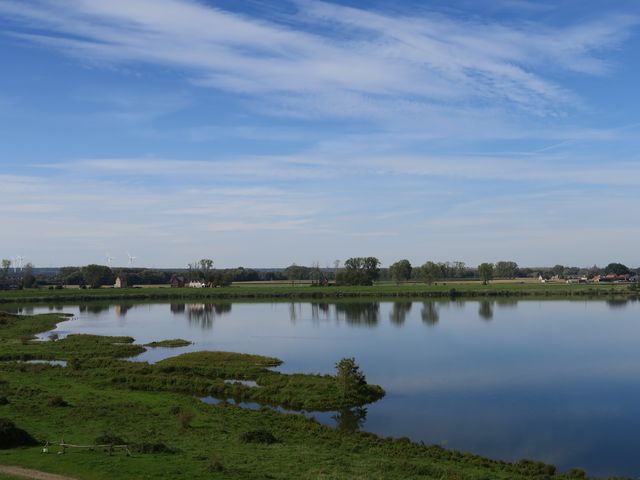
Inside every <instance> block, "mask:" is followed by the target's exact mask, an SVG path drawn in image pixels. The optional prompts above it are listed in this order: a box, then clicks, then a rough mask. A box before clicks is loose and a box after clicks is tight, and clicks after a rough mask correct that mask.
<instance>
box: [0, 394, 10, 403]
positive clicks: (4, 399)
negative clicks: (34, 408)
mask: <svg viewBox="0 0 640 480" xmlns="http://www.w3.org/2000/svg"><path fill="white" fill-rule="evenodd" d="M0 405H9V399H8V398H7V397H3V396H0Z"/></svg>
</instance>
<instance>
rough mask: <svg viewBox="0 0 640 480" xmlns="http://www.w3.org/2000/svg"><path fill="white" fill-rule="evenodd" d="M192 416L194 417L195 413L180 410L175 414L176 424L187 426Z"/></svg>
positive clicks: (181, 426)
mask: <svg viewBox="0 0 640 480" xmlns="http://www.w3.org/2000/svg"><path fill="white" fill-rule="evenodd" d="M193 417H195V414H194V413H193V412H189V411H187V410H180V411H179V412H178V413H177V415H176V418H177V419H178V424H179V425H180V428H182V429H186V428H189V426H190V425H191V421H192V420H193Z"/></svg>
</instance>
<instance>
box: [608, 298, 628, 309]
mask: <svg viewBox="0 0 640 480" xmlns="http://www.w3.org/2000/svg"><path fill="white" fill-rule="evenodd" d="M628 304H629V300H628V299H626V298H610V299H609V300H607V305H608V306H609V307H611V308H625V307H626V306H627V305H628Z"/></svg>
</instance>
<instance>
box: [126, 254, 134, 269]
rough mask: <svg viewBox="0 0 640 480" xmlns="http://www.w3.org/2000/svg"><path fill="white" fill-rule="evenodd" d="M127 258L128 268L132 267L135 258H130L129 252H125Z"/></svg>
mask: <svg viewBox="0 0 640 480" xmlns="http://www.w3.org/2000/svg"><path fill="white" fill-rule="evenodd" d="M127 257H129V268H131V267H133V261H134V260H135V259H136V257H134V256H132V255H131V254H130V253H129V252H127Z"/></svg>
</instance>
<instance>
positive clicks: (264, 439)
mask: <svg viewBox="0 0 640 480" xmlns="http://www.w3.org/2000/svg"><path fill="white" fill-rule="evenodd" d="M240 441H241V442H242V443H266V444H268V445H270V444H272V443H278V441H279V440H278V439H277V438H276V437H275V436H274V435H273V433H271V432H270V431H269V430H250V431H248V432H245V433H243V434H242V435H240Z"/></svg>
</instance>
